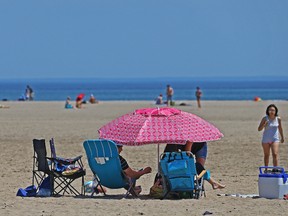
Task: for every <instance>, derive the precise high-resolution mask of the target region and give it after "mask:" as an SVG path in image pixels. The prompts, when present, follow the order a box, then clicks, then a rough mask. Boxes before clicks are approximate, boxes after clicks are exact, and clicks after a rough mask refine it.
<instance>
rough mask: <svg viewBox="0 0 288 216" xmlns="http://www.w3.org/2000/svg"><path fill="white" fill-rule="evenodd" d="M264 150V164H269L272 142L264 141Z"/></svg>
mask: <svg viewBox="0 0 288 216" xmlns="http://www.w3.org/2000/svg"><path fill="white" fill-rule="evenodd" d="M262 147H263V152H264V166H268V164H269V156H270V144H269V143H262Z"/></svg>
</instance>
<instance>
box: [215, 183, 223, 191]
mask: <svg viewBox="0 0 288 216" xmlns="http://www.w3.org/2000/svg"><path fill="white" fill-rule="evenodd" d="M212 187H213V189H214V190H216V189H223V188H225V187H226V185H222V184H220V183H214V184H213V185H212Z"/></svg>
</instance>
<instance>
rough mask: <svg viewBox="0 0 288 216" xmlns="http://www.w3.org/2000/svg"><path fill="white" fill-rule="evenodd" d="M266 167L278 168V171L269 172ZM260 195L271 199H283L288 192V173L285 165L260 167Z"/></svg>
mask: <svg viewBox="0 0 288 216" xmlns="http://www.w3.org/2000/svg"><path fill="white" fill-rule="evenodd" d="M264 169H278V172H267V173H265V172H264V171H263V170H264ZM259 170H260V173H259V179H258V189H259V196H260V197H264V198H269V199H283V197H284V195H285V194H288V180H287V177H288V175H287V174H286V173H285V171H284V168H283V167H266V166H263V167H259Z"/></svg>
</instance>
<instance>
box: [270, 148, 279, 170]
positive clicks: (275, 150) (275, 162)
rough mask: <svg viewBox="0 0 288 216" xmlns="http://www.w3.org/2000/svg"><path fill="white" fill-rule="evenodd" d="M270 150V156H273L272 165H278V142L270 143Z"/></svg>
mask: <svg viewBox="0 0 288 216" xmlns="http://www.w3.org/2000/svg"><path fill="white" fill-rule="evenodd" d="M271 150H272V156H273V166H278V150H279V142H274V143H272V144H271Z"/></svg>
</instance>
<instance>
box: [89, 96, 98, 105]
mask: <svg viewBox="0 0 288 216" xmlns="http://www.w3.org/2000/svg"><path fill="white" fill-rule="evenodd" d="M89 102H90V103H91V104H95V103H98V101H97V100H96V98H95V97H94V95H93V94H91V95H90V98H89Z"/></svg>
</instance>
